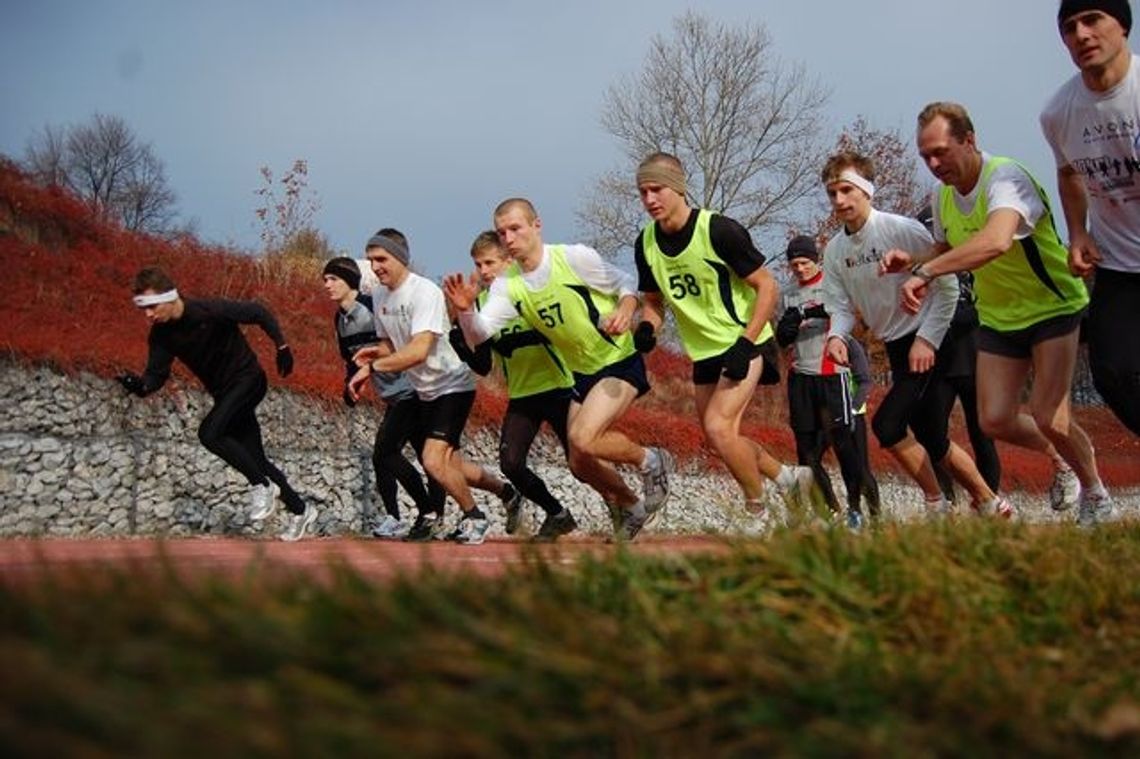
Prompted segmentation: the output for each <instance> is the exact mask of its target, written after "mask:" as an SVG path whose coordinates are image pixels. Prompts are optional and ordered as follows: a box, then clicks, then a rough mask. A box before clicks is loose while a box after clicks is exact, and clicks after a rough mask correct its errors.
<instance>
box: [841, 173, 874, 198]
mask: <svg viewBox="0 0 1140 759" xmlns="http://www.w3.org/2000/svg"><path fill="white" fill-rule="evenodd" d="M835 181H836V182H850V183H851V184H853V185H855V186H856V187H858V188H859V189H860V190H862V191H863V192H865V193H867V197H868V198H873V197H875V185H873V184H871V181H870V180H869V179H867V178H866V177H864V176H862V175H860V174H857V173H856V172H854V171H852V170H851V169H844V170H843V171H841V172H839V178H838V179H836V180H835Z"/></svg>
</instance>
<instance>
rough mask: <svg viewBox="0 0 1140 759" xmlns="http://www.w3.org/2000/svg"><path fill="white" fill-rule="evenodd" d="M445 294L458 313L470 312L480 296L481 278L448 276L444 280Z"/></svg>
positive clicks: (457, 275)
mask: <svg viewBox="0 0 1140 759" xmlns="http://www.w3.org/2000/svg"><path fill="white" fill-rule="evenodd" d="M443 294H444V295H445V296H447V302H448V303H450V304H451V305H452V306H454V308H455V310H456V311H457V312H462V311H470V310H471V309H472V308H474V307H475V299H476V298H477V297H478V295H479V278H478V276H476V275H475V274H471V275H470V276H469V277H464V276H463V275H462V274H448V275H447V276H446V277H444V278H443Z"/></svg>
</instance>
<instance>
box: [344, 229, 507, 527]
mask: <svg viewBox="0 0 1140 759" xmlns="http://www.w3.org/2000/svg"><path fill="white" fill-rule="evenodd" d="M365 255H367V257H368V260H369V261H370V262H371V264H372V270H373V272H375V274H376V277H377V279H378V280H379V282H380V285H381V289H380V290H379V291H377V292H376V293H375V294H374V296H373V298H374V301H373V308H374V312H373V316H374V319H375V324H376V335H377V336H378V337H379V338H380V343H379V345H377V346H373V347H368V348H362V349H360V350H359V351H357V353H356V355H355V356H354V357H353V361H354V362H355V363H356V364H357V366H359V367H360V368H359V370H358V371H357V373H356V374H355V375H354V376H353V378H352V380H351V381H350V382H349V390H350V393H351V395H352V397H353V398H358V397H359V395H360V390H361V388H362V387H363V386H364V385H366V384H368V382H369V380H370V377H371V375H372V373H373V372H404V373H405V375H406V376H407V378H408V380H409V381H410V382H411V384H412V387H414V388H415V390H416V396H417V398H418V399H419V409H418V411H417V419H416V423H417V425H418V429H417V432H416V434H419V435H422V436H423V437H424V443H423V466H424V470H425V471H426V472H427V474H428V476H430V477H431V478H433V479H434V480H435V481H436V482H438V483H439V484H440V485H441V486H443V489H444V490H446V491H447V493H448V495H450V496H451V497H452V498H453V499H454V500H455V502H456V503H457V504H458V505H459V509H460V511H462V512H463V516H462V517H461V518H460V520H459V524H458V525H457V527H456V529H455V531H454V532H453V533H452V534H451V535H449V536H448V537H451V538H453V539H454V540H456V541H457V542H459V543H461V544H464V545H478V544H480V543H482V542H483V541H484V540H485V537H486V534H487V529H488V527H489V523H488V521H487V515H486V514H484V513H483V511H482V510H481V509H479V507H478V506H477V505H476V504H475V498H474V496H473V495H472V494H471V485H475V486H477V487H480V488H481V489H484V490H488V491H490V492H494V493H496V494H498V495H499V496H500V497H501V498H502V499H503V501H504V503H505V504H509V503H510V502H511V501H513V500H515V499H517V498H518V494H517V493H516V492H515V490H514V488H513V487H512V486H511V485H510V484H509V483H505V482H503V481H502V480H499V479H498V478H495V477H492V476H491V475H490V473H488V472H486V471H485V470H483V469H482V468H481V467H477V466H475V465H473V464H470V463H469V462H467V461H466V460H465V459H464V458H463V455H462V454H461V453H460V452H459V443H460V437H461V436H462V434H463V428H464V426H466V424H467V417H468V415H469V414H470V413H471V405H472V403H474V401H475V381H474V379H473V378H472V376H471V372H470V371H469V370H468V369H467V367H466V366H465V365H464V364H463V362H462V361H460V360H459V357H458V356H456V355H455V351H454V350H453V349H452V347H451V345H450V343H448V341H447V340H446V339H442V340H441V339H440V338H441V337H444V336H445V335H446V334H447V331H448V325H449V323H448V318H447V309H446V307H445V304H444V299H443V292H442V291H441V290H440V289H439V287H437V286H436V285H435V284H434V283H433V282H431V281H430V280H428V279H425V278H424V277H421V276H420V275H419V274H416V273H414V272H413V271H411V269H409V268H408V259H409V253H408V246H407V238H405V237H404V236H403V235H402V234H401V233H400V232H399V231H397V230H395V229H391V228H386V229H382V230H380V233H378V234H376V235H373V236H372V237H371V238H370V239H369V240H368V244H367V245H366V246H365ZM391 455H396V456H400V457H401V458H402V456H403V454H401V453H400V452H399V451H398V450H397V451H395V452H394V453H392V454H391ZM508 511H509V509H508ZM443 531H444V528H443V517H442V514H439V513H424V512H423V511H421V512H420V514H419V516H417V517H416V523H415V524H414V525H412V529H411V530H410V531H409V532H408V539H409V540H429V539H432V538H439V537H441V536H442V535H443Z"/></svg>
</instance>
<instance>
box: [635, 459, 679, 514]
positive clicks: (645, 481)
mask: <svg viewBox="0 0 1140 759" xmlns="http://www.w3.org/2000/svg"><path fill="white" fill-rule="evenodd" d="M649 450H650V451H652V452H653V453H654V454H656V455H655V456H653V463H652V464H650V465H649V466H648V467H646V468H645V469H643V470H642V471H641V494H642V498H644V500H645V513H646V515H647V519H646V520H645V523H646V524H648V523H649V522H651V521H653V517H654V516H656V515H657V512H658V511H659V510H660V509H661V507H663V506H664V505H665V501H666V499H667V498H669V475H670V474H672V472H673V471H674V470H675V469H676V468H677V465H676V462H674V461H673V454H671V453H669V451H667V450H665V449H664V448H650V449H649Z"/></svg>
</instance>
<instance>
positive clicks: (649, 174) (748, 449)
mask: <svg viewBox="0 0 1140 759" xmlns="http://www.w3.org/2000/svg"><path fill="white" fill-rule="evenodd" d="M637 189H638V192H639V194H640V196H641V204H642V206H643V207H644V208H645V210H646V212H647V213H648V214H649V215H650V217H652V219H653V221H652V222H651V223H649V224H647V225H646V226H645V227H644V228H643V229H642V230H641V234H640V235H638V237H637V240H636V241H635V242H634V253H633V258H634V262H635V263H636V265H637V274H638V285H637V286H638V290H640V291H641V292H642V294H643V298H644V301H643V304H642V317H641V318H642V321H641V322H640V323H639V324H638V326H637V330H636V331H635V333H634V343H635V345H636V347H637V348H638V350H639V351H641V352H648V351H650V350H652V349H653V348H654V347H655V346H656V344H657V338H656V333H657V330H659V329H660V328H661V325H662V323H663V322H664V320H665V309H666V308H668V309H669V310H670V311H671V312H672V313H673V317H674V318H675V319H676V321H677V331H678V335H679V337H680V339H681V345H682V347H683V348H684V350H685V353H686V354H687V355H688V356H689V358H691V359H692V361H693V385H694V391H695V395H696V402H697V403H696V405H697V418H698V419H699V420H700V423H701V428H702V429H703V430H704V433H705V437H706V439H707V440H708V441H709V444H710V445H711V446H712V449H713V450H714V451H716V453H717V455H719V456H720V457H721V459H722V460H723V461H724V463H725V466H727V467H728V470H729V472H731V473H732V476H733V478H734V479H735V480H736V482H737V484H739V485H740V489H741V490H742V491H743V494H744V507H745V509H747V510H748V511H749V512H750V513H753V514H756V515H757V516H761V517H766V512H765V506H764V502H763V500H762V495H763V493H764V481H763V478H764V477H767V478H769V479H770V480H772V481H773V482H774V483H775V484H776V487H777V489H778V490H779V491H780V493H781V494H782V495H783V496H784V497H785V498H786V499H787V500H788V501H789V502H790V504H791V505H792V506H793V509H794V511H796V512H799V513H802V512H804V511H805V510H807V509H809V508H811V507H812V506H813V505H812V503H811V500H812V499H811V496H812V491H813V488H814V479H813V477H812V472H811V470H810V469H808V468H807V467H793V466H787V465H785V464H781V463H780V462H779V461H777V460H776V459H775V458H773V457H772V455H771V454H769V453H768V452H767V451H766V450H765V449H764V447H763V446H761V445H760V444H758V443H756V442H755V441H752V440H749V439H748V438H746V437H744V436H743V435H741V434H740V423H741V419H742V418H743V416H744V410H745V408H746V407H747V405H748V402H749V401H750V400H751V399H752V396H753V394H754V393H755V392H756V385H757V383H758V382H759V381H760V377H761V375H762V374H763V373H764V371H765V369H768V370H769V372H772V373H775V374H776V377H778V376H779V375H778V373H776V370H775V361H774V359H775V353H776V351H775V346H774V343H773V339H772V327H771V325H770V324H769V323H768V322H769V319H771V317H772V310H773V308H774V307H775V304H776V300H777V298H778V297H779V288H778V287H777V285H776V281H775V280H774V279H773V278H772V275H771V273H769V271H768V270H767V269H765V268H764V256H763V255H761V253H760V251H758V250H756V247H755V246H754V245H753V244H752V237H751V235H750V234H749V233H748V230H747V229H745V228H744V227H743V226H741V225H740V223H739V222H737V221H735V220H733V219H730V218H728V217H727V216H724V215H722V214H718V213H713V212H712V211H708V210H704V209H697V208H691V207H690V206H689V203H688V200H687V197H686V193H685V171H684V167H683V166H682V165H681V162H680V160H679V159H678V158H677V157H676V156H673V155H670V154H668V153H654V154H653V155H650V156H649V157H647V158H646V159H645V160H643V161H642V162H641V165H640V166H638V169H637ZM765 347H766V348H767V349H768V350H767V351H766V355H765V357H762V351H763V350H764V348H765Z"/></svg>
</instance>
